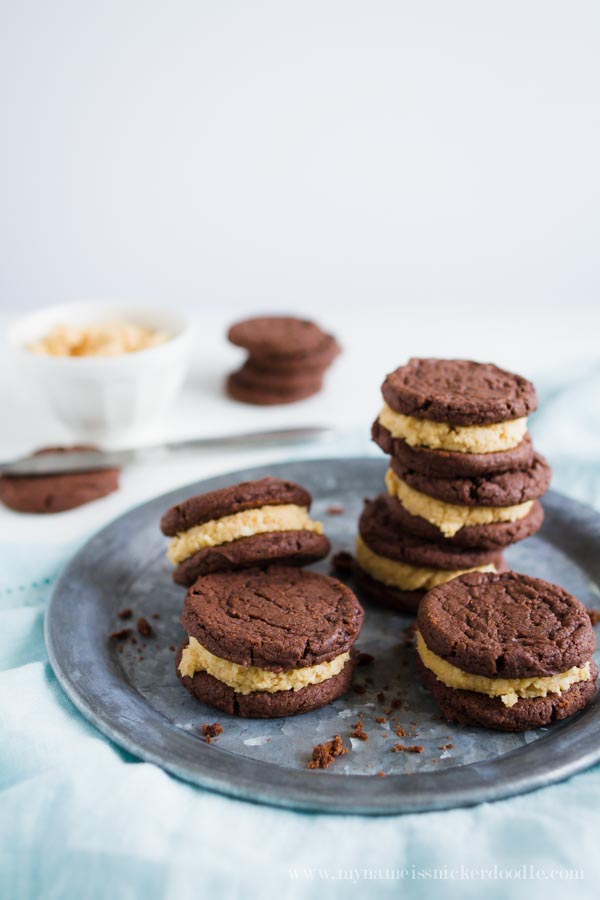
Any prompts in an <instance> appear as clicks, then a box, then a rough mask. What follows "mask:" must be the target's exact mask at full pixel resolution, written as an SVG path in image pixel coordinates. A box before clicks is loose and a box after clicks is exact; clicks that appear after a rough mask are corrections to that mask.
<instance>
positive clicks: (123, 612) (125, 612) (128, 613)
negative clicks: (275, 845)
mask: <svg viewBox="0 0 600 900" xmlns="http://www.w3.org/2000/svg"><path fill="white" fill-rule="evenodd" d="M117 615H118V617H119V618H120V619H130V618H131V617H132V615H133V610H132V609H120V610H119V612H118V613H117Z"/></svg>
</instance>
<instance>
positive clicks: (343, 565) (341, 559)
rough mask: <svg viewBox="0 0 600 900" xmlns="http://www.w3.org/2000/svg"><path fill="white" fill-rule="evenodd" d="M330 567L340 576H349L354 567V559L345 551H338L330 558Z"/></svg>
mask: <svg viewBox="0 0 600 900" xmlns="http://www.w3.org/2000/svg"><path fill="white" fill-rule="evenodd" d="M331 566H332V569H333V571H334V572H337V573H338V574H340V575H349V574H350V572H352V569H353V567H354V557H353V556H352V554H351V553H348V551H347V550H340V551H339V553H335V554H334V555H333V556H332V558H331Z"/></svg>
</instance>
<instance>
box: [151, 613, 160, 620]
mask: <svg viewBox="0 0 600 900" xmlns="http://www.w3.org/2000/svg"><path fill="white" fill-rule="evenodd" d="M152 618H153V619H160V613H152Z"/></svg>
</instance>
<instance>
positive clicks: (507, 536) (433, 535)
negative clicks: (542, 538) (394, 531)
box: [387, 497, 544, 550]
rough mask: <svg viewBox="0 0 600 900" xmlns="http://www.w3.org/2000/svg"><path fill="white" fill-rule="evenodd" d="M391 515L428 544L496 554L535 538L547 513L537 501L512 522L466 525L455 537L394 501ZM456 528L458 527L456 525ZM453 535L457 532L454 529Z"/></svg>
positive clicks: (390, 506)
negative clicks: (495, 551)
mask: <svg viewBox="0 0 600 900" xmlns="http://www.w3.org/2000/svg"><path fill="white" fill-rule="evenodd" d="M387 503H388V507H389V510H390V514H391V516H392V518H393V519H395V521H396V522H398V524H399V525H400V526H401V527H402V528H405V529H406V530H407V531H410V533H411V534H414V535H416V536H417V537H420V538H423V539H424V540H426V541H432V542H433V543H437V544H442V545H444V546H446V545H450V546H455V547H463V548H479V549H481V550H494V549H500V548H502V547H508V546H509V545H510V544H516V543H518V542H519V541H524V540H525V539H526V538H528V537H531V536H532V535H533V534H536V532H538V531H539V530H540V528H541V527H542V523H543V521H544V510H543V508H542V504H541V503H540V501H539V500H534V501H533V502H532V505H531V507H530V509H529V512H526V513H525V515H524V516H523V517H522V518H518V519H515V520H514V521H512V522H510V521H507V522H489V523H478V524H475V525H463V526H462V527H461V528H459V529H458V531H455V532H454V533H453V534H451V535H450V534H444V532H442V531H441V530H440V528H439V527H438V525H436V524H434V523H432V522H430V521H428V520H427V519H425V518H423V516H419V515H413V514H412V513H410V512H409V511H408V510H407V509H406V507H405V506H404V505H403V504H402V503H401V502H400V501H399V500H397V499H395V498H394V497H388V498H387ZM454 524H456V523H454ZM452 530H453V531H454V529H452Z"/></svg>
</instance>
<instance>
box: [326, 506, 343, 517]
mask: <svg viewBox="0 0 600 900" xmlns="http://www.w3.org/2000/svg"><path fill="white" fill-rule="evenodd" d="M345 512H346V507H345V506H343V505H342V504H341V503H331V504H330V505H329V506H328V507H327V515H328V516H342V515H343V514H344V513H345Z"/></svg>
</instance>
